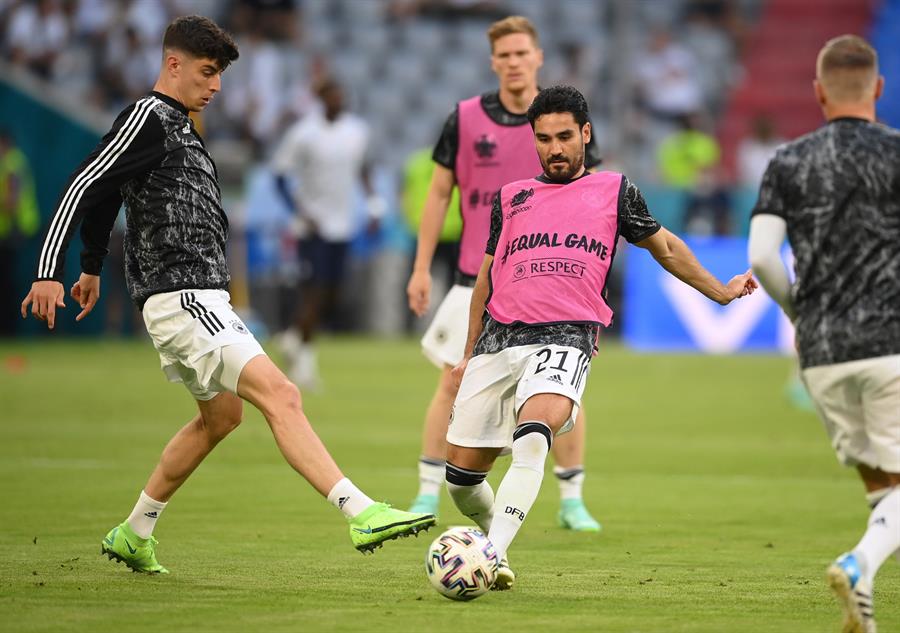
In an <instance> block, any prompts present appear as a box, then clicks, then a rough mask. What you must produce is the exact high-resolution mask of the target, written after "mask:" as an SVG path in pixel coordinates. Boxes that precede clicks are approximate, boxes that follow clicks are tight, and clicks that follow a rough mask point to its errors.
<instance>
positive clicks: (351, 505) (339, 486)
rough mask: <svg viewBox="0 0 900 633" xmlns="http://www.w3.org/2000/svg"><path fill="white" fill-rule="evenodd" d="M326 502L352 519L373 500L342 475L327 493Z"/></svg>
mask: <svg viewBox="0 0 900 633" xmlns="http://www.w3.org/2000/svg"><path fill="white" fill-rule="evenodd" d="M328 503H330V504H331V505H333V506H334V507H335V508H337V509H338V510H340V511H341V512H343V513H344V516H345V517H347V518H348V519H352V518H353V517H355V516H357V515H358V514H360V513H362V511H363V510H365V509H366V508H368V507H369V506H370V505H372V504H373V503H375V502H374V501H372V500H371V499H370V498H369V497H367V496H366V495H365V494H364V493H363V491H362V490H360V489H359V488H357V487H356V486H354V485H353V482H352V481H350V480H349V479H347V478H346V477H344V478H343V479H341V480H340V481H339V482H337V483H336V484H334V488H332V489H331V492H329V493H328Z"/></svg>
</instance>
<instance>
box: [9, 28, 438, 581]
mask: <svg viewBox="0 0 900 633" xmlns="http://www.w3.org/2000/svg"><path fill="white" fill-rule="evenodd" d="M161 57H162V67H161V69H160V74H159V78H158V80H157V82H156V85H155V86H154V87H153V91H152V92H150V93H149V94H148V95H147V96H145V97H142V98H141V99H139V100H138V101H137V102H136V103H134V104H132V105H130V106H128V107H127V108H126V109H125V110H123V111H122V113H121V114H120V115H119V116H118V117H117V118H116V120H115V122H114V123H113V126H112V128H111V129H110V131H109V132H108V133H107V134H106V135H105V136H104V137H103V139H102V140H101V141H100V144H99V145H98V146H97V147H96V148H95V149H94V150H93V151H92V152H91V154H90V155H88V157H87V158H86V159H85V160H84V162H83V163H82V164H81V165H80V166H79V167H78V168H77V169H76V170H75V172H73V174H72V176H71V178H70V179H69V182H68V184H67V185H66V188H65V189H64V191H63V194H62V196H61V197H60V201H59V205H58V207H57V210H56V213H55V214H54V217H53V220H52V222H51V224H50V227H49V230H48V232H47V235H46V237H45V239H44V243H43V248H42V249H41V254H40V260H39V262H38V270H37V281H35V282H34V283H33V284H32V287H31V290H30V292H29V293H28V296H27V297H26V298H25V300H24V301H23V302H22V317H23V318H25V317H26V315H27V308H28V306H29V305H31V312H32V314H33V315H34V316H35V317H36V318H37V319H39V320H41V321H46V322H47V325H48V327H49V328H50V329H53V328H54V326H55V321H56V316H57V315H56V310H57V308H63V307H65V303H64V299H63V298H64V295H65V289H64V287H63V283H62V282H63V279H64V273H63V264H64V261H65V256H66V249H67V246H68V245H69V243H70V241H71V239H72V237H73V236H74V233H75V230H76V228H77V227H78V225H79V223H82V227H81V236H82V240H83V242H84V245H85V248H84V251H83V252H82V254H81V268H82V273H81V276H80V277H79V279H78V282H77V283H75V285H74V286H73V287H72V290H71V296H72V298H73V299H74V300H75V301H77V302H78V303H79V304H80V306H81V308H82V310H81V312H80V313H79V314H78V316H77V317H76V321H80V320H81V319H83V318H84V317H85V316H86V315H87V314H89V313H90V312H91V310H92V309H93V308H94V306H95V305H96V303H97V299H98V298H99V296H100V269H101V267H102V264H103V258H104V257H105V255H106V254H107V252H108V251H107V244H108V242H109V236H110V230H111V229H112V226H113V223H114V222H115V219H116V216H117V215H118V212H119V207H120V206H121V205H122V203H123V202H124V204H125V209H126V221H127V226H128V231H127V233H126V244H125V256H126V264H125V273H126V279H127V282H128V288H129V291H130V293H131V296H132V299H133V300H134V301H135V303H136V304H137V306H138V308H139V309H140V310H141V312H142V313H143V317H144V323H145V324H146V326H147V332H148V333H149V334H150V338H151V340H152V341H153V345H154V347H155V348H156V350H157V351H158V352H159V356H160V361H161V365H162V369H163V371H164V372H165V374H166V376H167V377H168V379H169V380H170V381H172V382H181V383H184V385H185V387H187V389H188V390H189V391H190V392H191V394H192V395H193V397H194V399H195V400H196V402H197V407H198V409H199V412H198V413H197V415H196V416H194V418H193V419H192V420H191V421H190V422H188V423H187V425H186V426H184V427H183V428H182V429H181V430H180V431H179V432H178V433H176V434H175V436H174V437H173V438H172V439H171V440H170V441H169V443H168V444H167V445H166V447H165V449H164V450H163V452H162V456H161V457H160V460H159V463H158V464H157V466H156V468H155V469H154V470H153V472H152V474H151V475H150V478H149V480H148V481H147V484H146V485H145V486H144V489H143V491H142V492H141V494H140V496H139V499H138V501H137V503H136V504H135V506H134V509H133V510H132V512H131V514H130V515H129V516H128V518H127V519H126V520H125V521H123V522H122V523H120V524H119V525H118V526H116V527H114V528H113V529H112V530H110V531H109V533H108V534H107V536H106V538H104V539H103V541H102V543H101V551H102V553H104V554H106V555H107V556H109V558H110V559H115V560H117V561H120V562H124V563H125V564H126V565H127V566H128V567H130V568H131V569H133V570H134V571H139V572H146V573H168V572H167V570H166V569H165V568H164V567H163V566H162V565H160V564H159V562H158V561H157V558H156V539H155V538H154V537H153V535H152V533H153V529H154V527H155V526H156V522H157V520H158V519H159V517H160V515H161V514H162V512H163V510H164V509H165V507H166V504H167V502H168V501H169V499H170V498H171V497H172V495H174V494H175V492H176V491H177V490H178V488H179V487H180V486H181V485H182V484H183V483H184V482H185V481H186V480H187V478H188V477H189V476H190V475H191V473H192V472H193V471H194V469H196V468H197V466H199V465H200V463H201V462H202V461H203V459H204V458H205V457H206V456H207V455H208V454H209V452H210V451H212V449H213V448H215V446H216V444H218V443H219V441H221V440H222V439H224V438H225V437H226V436H227V435H228V434H229V433H230V432H231V431H233V430H234V429H235V428H237V426H238V425H239V424H240V423H241V417H242V409H243V400H247V401H248V402H250V403H251V404H253V405H254V406H255V407H256V408H257V409H259V410H260V412H262V414H263V415H264V416H265V418H266V421H267V422H268V424H269V427H270V428H271V431H272V434H273V436H274V437H275V441H276V443H277V444H278V448H279V449H280V450H281V453H282V455H283V456H284V458H285V459H286V460H287V462H288V463H289V464H290V465H291V466H292V467H293V468H294V470H296V471H297V472H298V473H299V474H300V475H302V476H303V477H304V478H305V479H306V480H307V481H308V482H309V483H310V484H311V485H312V486H313V487H314V488H315V489H316V490H317V491H318V492H319V493H320V494H321V495H322V496H324V497H326V498H327V499H328V501H329V502H330V503H332V504H333V505H334V506H335V507H336V508H337V509H338V510H340V511H341V512H342V513H343V514H344V516H345V517H346V518H347V520H348V521H349V523H350V538H351V541H352V543H353V545H354V546H355V547H356V548H357V549H358V550H360V551H362V552H363V553H365V552H367V551H372V550H374V549H375V548H376V547H379V546H380V545H381V544H382V542H384V541H385V540H389V539H394V538H398V537H402V536H407V535H410V534H414V533H416V532H418V531H420V530H424V529H427V528H428V527H430V526H431V525H433V524H434V522H435V519H434V516H433V515H431V514H422V513H409V512H404V511H401V510H396V509H394V508H391V507H390V506H389V505H387V504H384V503H376V502H374V501H373V500H372V499H370V498H369V497H368V496H366V495H365V494H364V493H363V492H362V491H361V490H360V489H359V488H357V487H356V486H355V485H354V484H353V483H352V482H351V481H350V480H349V479H348V478H346V477H345V476H344V475H343V473H342V472H341V470H340V469H339V468H338V466H337V464H335V462H334V460H333V459H332V457H331V455H330V454H329V453H328V451H327V449H326V448H325V446H324V445H323V444H322V442H321V440H320V439H319V437H318V436H317V435H316V433H315V431H314V430H313V428H312V426H310V424H309V420H308V419H307V417H306V414H305V413H304V411H303V408H302V402H301V398H300V392H299V391H298V390H297V387H296V386H295V385H294V384H293V383H291V382H290V381H289V380H288V379H287V377H285V375H284V374H283V373H282V372H281V371H280V370H279V369H278V368H277V367H276V366H275V364H274V363H273V362H272V361H271V360H270V359H269V357H268V356H267V355H266V354H265V352H264V351H263V349H262V347H261V346H260V345H259V343H258V342H257V341H256V339H255V338H254V337H253V335H252V334H251V333H250V331H249V330H248V329H247V328H246V326H245V325H244V324H243V322H242V321H241V319H240V318H239V317H238V316H237V315H236V314H235V313H234V311H233V310H232V308H231V305H230V303H229V300H230V298H229V295H228V292H227V290H226V289H227V287H228V283H229V281H230V277H229V273H228V269H227V266H226V262H225V242H226V239H227V234H228V220H227V218H226V216H225V211H224V210H223V208H222V203H221V196H220V190H219V183H218V176H217V172H216V167H215V164H214V163H213V160H212V157H211V156H210V155H209V153H208V152H207V151H206V148H205V145H204V143H203V140H202V139H201V138H200V135H199V134H198V133H197V130H196V129H195V128H194V125H193V122H192V121H191V119H190V117H189V113H190V112H199V111H201V110H203V109H204V108H205V107H206V106H207V105H208V104H209V102H210V100H211V99H213V98H214V97H215V95H216V93H218V92H219V90H220V89H221V75H222V73H223V72H224V71H225V69H226V68H227V67H228V65H229V64H230V63H231V62H233V61H234V60H235V59H237V57H238V50H237V47H236V46H235V44H234V42H233V41H232V39H231V37H230V36H229V35H228V34H227V33H225V32H224V31H222V30H221V29H220V28H219V27H218V26H217V25H216V24H215V23H214V22H212V21H211V20H209V19H207V18H204V17H200V16H187V17H180V18H177V19H175V20H174V21H173V22H172V23H171V24H169V26H168V28H167V29H166V32H165V35H164V38H163V52H162V56H161ZM82 221H83V222H82Z"/></svg>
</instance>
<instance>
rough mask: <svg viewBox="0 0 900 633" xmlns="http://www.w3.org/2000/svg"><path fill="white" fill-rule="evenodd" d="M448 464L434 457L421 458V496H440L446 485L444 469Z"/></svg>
mask: <svg viewBox="0 0 900 633" xmlns="http://www.w3.org/2000/svg"><path fill="white" fill-rule="evenodd" d="M446 466H447V463H446V462H445V461H444V460H442V459H434V458H432V457H425V456H424V455H423V456H421V457H420V458H419V495H432V496H435V497H436V496H438V495H439V494H441V484H443V483H444V469H445V468H446Z"/></svg>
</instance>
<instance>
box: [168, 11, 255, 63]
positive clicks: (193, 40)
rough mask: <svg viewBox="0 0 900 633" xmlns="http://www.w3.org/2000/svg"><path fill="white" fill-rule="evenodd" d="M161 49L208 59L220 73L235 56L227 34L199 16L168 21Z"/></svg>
mask: <svg viewBox="0 0 900 633" xmlns="http://www.w3.org/2000/svg"><path fill="white" fill-rule="evenodd" d="M163 48H164V49H167V48H174V49H176V50H179V51H183V52H185V53H187V54H188V55H191V56H193V57H197V58H205V59H212V60H214V61H215V62H216V65H217V66H218V67H219V71H220V72H221V71H223V70H225V69H226V68H228V65H229V64H231V62H233V61H234V60H236V59H237V58H238V49H237V45H236V44H235V43H234V40H233V39H231V36H230V35H229V34H228V33H226V32H225V31H223V30H222V29H221V28H220V27H219V25H218V24H216V23H215V22H213V21H212V20H210V19H209V18H205V17H203V16H202V15H185V16H182V17H180V18H175V19H174V20H172V23H171V24H169V26H168V27H166V34H165V35H164V36H163Z"/></svg>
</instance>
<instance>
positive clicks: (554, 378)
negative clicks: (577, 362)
mask: <svg viewBox="0 0 900 633" xmlns="http://www.w3.org/2000/svg"><path fill="white" fill-rule="evenodd" d="M547 380H548V381H549V382H555V383H556V384H557V385H562V384H563V381H562V376H560V375H559V374H553V375H552V376H550V377H549V378H548V379H547Z"/></svg>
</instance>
